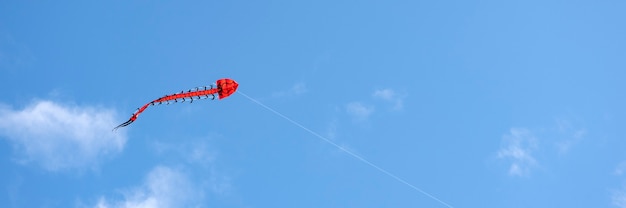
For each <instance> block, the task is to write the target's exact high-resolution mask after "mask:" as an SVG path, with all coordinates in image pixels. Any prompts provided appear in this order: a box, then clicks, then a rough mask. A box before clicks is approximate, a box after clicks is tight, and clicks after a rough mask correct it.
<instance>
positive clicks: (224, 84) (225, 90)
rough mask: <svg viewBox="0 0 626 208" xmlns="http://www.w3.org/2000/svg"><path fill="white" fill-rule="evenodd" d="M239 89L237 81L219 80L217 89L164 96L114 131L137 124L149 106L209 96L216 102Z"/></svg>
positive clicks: (204, 88)
mask: <svg viewBox="0 0 626 208" xmlns="http://www.w3.org/2000/svg"><path fill="white" fill-rule="evenodd" d="M237 87H239V84H237V82H235V80H232V79H227V78H225V79H220V80H217V82H216V86H215V87H214V86H213V85H211V86H208V87H203V88H198V87H196V88H195V89H191V90H188V91H187V92H185V91H181V92H180V93H175V94H171V95H166V96H163V97H161V98H159V99H156V100H153V101H152V102H149V103H146V104H145V105H143V106H141V107H140V108H138V109H137V111H136V112H135V113H133V115H132V116H131V117H130V119H128V121H126V122H124V123H122V124H120V125H119V126H117V127H115V128H113V130H116V129H118V128H120V127H125V126H128V125H130V124H131V123H133V122H135V120H137V117H139V114H141V113H142V112H143V111H145V110H146V108H148V106H151V105H155V104H163V103H167V104H169V103H170V102H178V101H182V102H185V101H187V100H189V102H193V101H194V100H199V99H207V98H209V96H210V97H211V99H212V100H214V99H215V95H216V94H217V98H218V99H220V100H221V99H224V98H226V97H228V96H230V95H232V94H233V93H235V91H236V90H237Z"/></svg>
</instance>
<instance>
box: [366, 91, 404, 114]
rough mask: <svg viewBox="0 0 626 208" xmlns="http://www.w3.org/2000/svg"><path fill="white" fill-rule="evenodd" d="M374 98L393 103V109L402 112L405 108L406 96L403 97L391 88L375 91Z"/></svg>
mask: <svg viewBox="0 0 626 208" xmlns="http://www.w3.org/2000/svg"><path fill="white" fill-rule="evenodd" d="M372 97H374V98H376V99H380V100H383V101H386V102H389V103H392V104H393V107H392V109H394V110H402V108H404V97H405V95H401V94H399V93H398V92H396V91H395V90H393V89H391V88H385V89H379V90H374V93H372Z"/></svg>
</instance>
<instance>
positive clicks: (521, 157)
mask: <svg viewBox="0 0 626 208" xmlns="http://www.w3.org/2000/svg"><path fill="white" fill-rule="evenodd" d="M503 143H504V146H503V147H502V148H501V149H500V150H499V151H498V158H500V159H504V160H508V161H510V162H511V165H510V166H509V174H510V175H513V176H527V175H528V174H530V170H531V168H533V167H534V166H536V165H537V161H536V160H535V158H534V157H533V155H532V154H533V151H534V150H535V149H536V148H537V141H536V139H535V137H534V136H533V135H532V133H531V132H530V131H529V130H528V129H524V128H511V130H510V132H509V134H507V135H504V137H503Z"/></svg>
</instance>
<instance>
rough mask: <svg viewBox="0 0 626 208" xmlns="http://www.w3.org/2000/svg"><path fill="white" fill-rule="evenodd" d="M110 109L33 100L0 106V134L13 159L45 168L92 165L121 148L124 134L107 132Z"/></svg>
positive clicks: (111, 119)
mask: <svg viewBox="0 0 626 208" xmlns="http://www.w3.org/2000/svg"><path fill="white" fill-rule="evenodd" d="M114 114H115V113H114V112H113V111H112V110H109V109H102V108H96V107H91V106H68V105H62V104H59V103H55V102H53V101H37V102H34V103H32V104H31V105H29V106H27V107H25V108H24V109H21V110H14V109H12V108H9V107H7V106H0V134H1V135H4V136H5V137H6V138H7V139H8V140H9V141H10V142H11V143H13V146H14V151H15V153H16V160H17V161H18V162H19V163H22V164H28V163H31V162H32V163H35V164H37V165H40V166H41V167H43V168H44V169H46V170H49V171H60V170H67V169H74V168H76V169H83V168H95V167H97V165H98V163H99V162H100V161H101V160H102V159H104V158H107V157H111V156H114V155H116V154H118V153H120V152H121V151H122V150H123V149H124V145H125V143H126V135H125V134H124V133H123V132H116V133H114V132H111V127H112V126H115V123H116V121H117V120H116V119H115V116H114Z"/></svg>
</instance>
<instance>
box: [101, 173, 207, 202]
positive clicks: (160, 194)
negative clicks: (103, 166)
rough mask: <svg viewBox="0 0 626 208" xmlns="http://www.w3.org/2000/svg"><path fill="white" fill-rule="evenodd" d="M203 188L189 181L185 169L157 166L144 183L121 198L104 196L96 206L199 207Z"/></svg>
mask: <svg viewBox="0 0 626 208" xmlns="http://www.w3.org/2000/svg"><path fill="white" fill-rule="evenodd" d="M201 199H202V190H200V189H199V188H198V187H197V186H194V184H193V183H192V182H191V181H190V180H189V178H188V176H187V175H185V174H184V173H183V172H182V171H180V170H176V169H173V168H170V167H164V166H157V167H156V168H154V169H153V170H152V171H150V173H149V174H148V176H147V177H146V179H145V181H144V183H143V184H142V185H141V186H139V187H135V188H132V189H130V191H127V192H126V193H125V194H124V197H123V199H121V200H108V199H106V198H105V197H101V198H100V200H99V201H98V203H97V204H96V205H95V206H94V207H97V208H113V207H116V208H152V207H160V208H167V207H200V203H199V202H200V201H201Z"/></svg>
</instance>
